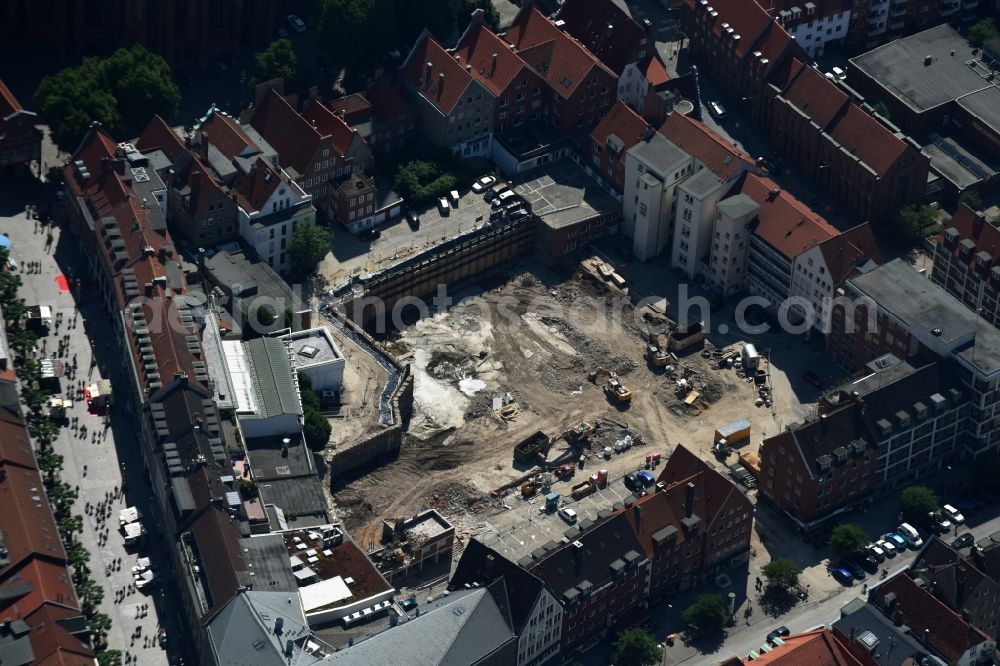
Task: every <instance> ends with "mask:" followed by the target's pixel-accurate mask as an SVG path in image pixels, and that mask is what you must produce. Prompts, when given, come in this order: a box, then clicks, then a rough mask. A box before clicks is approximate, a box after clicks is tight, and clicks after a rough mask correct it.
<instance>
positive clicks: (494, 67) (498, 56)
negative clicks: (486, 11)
mask: <svg viewBox="0 0 1000 666" xmlns="http://www.w3.org/2000/svg"><path fill="white" fill-rule="evenodd" d="M476 11H477V12H481V11H483V10H481V9H477V10H476ZM499 58H500V54H499V53H494V54H493V71H494V72H495V71H497V60H499Z"/></svg>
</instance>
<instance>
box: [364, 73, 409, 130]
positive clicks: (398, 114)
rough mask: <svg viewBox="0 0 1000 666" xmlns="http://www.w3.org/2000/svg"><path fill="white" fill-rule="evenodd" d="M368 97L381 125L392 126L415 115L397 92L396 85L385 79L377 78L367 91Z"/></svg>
mask: <svg viewBox="0 0 1000 666" xmlns="http://www.w3.org/2000/svg"><path fill="white" fill-rule="evenodd" d="M368 99H369V100H370V101H371V103H372V107H373V108H374V109H375V115H376V116H378V119H379V121H381V122H382V124H383V125H387V126H390V127H391V126H393V125H396V124H399V123H400V122H403V121H405V120H407V119H412V118H415V117H416V112H415V111H414V110H413V107H412V106H411V105H410V103H409V102H408V101H407V100H406V98H405V97H403V96H402V95H400V94H399V91H398V90H397V89H396V86H394V85H393V84H391V83H389V81H387V80H386V79H378V80H377V81H375V84H374V85H373V86H372V88H371V90H369V91H368Z"/></svg>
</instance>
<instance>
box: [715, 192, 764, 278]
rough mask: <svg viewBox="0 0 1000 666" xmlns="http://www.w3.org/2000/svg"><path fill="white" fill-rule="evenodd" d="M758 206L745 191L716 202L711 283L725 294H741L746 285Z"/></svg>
mask: <svg viewBox="0 0 1000 666" xmlns="http://www.w3.org/2000/svg"><path fill="white" fill-rule="evenodd" d="M758 210H760V207H759V206H758V205H757V203H756V202H755V201H754V200H753V199H751V198H750V197H748V196H747V195H745V194H742V193H740V194H737V195H735V196H732V197H728V198H726V199H723V200H722V201H720V202H719V204H718V205H717V206H716V211H715V225H714V228H713V232H712V251H711V255H710V256H711V260H710V262H709V273H708V283H709V285H710V286H711V287H712V288H714V289H716V290H717V291H718V292H719V293H720V294H722V295H723V296H724V297H725V296H732V295H734V294H738V293H739V292H741V291H743V289H744V287H745V286H746V266H747V256H748V254H749V250H750V233H751V225H752V223H753V220H754V218H755V217H756V216H757V211H758Z"/></svg>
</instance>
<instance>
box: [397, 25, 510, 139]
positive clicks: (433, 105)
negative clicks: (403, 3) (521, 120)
mask: <svg viewBox="0 0 1000 666" xmlns="http://www.w3.org/2000/svg"><path fill="white" fill-rule="evenodd" d="M402 77H403V81H404V84H405V90H406V92H407V94H408V95H409V97H410V101H411V102H412V103H413V105H414V106H415V107H416V109H417V116H418V118H419V119H420V122H419V124H420V129H421V131H422V132H423V134H424V135H425V136H426V137H427V138H428V139H429V140H430V141H431V142H432V143H433V144H434V145H436V146H441V147H448V148H451V149H452V150H453V151H454V152H455V154H456V155H459V156H461V157H474V156H482V155H487V154H489V150H490V133H491V132H492V130H493V119H494V117H495V108H496V97H495V96H494V95H493V93H491V92H490V91H489V89H487V88H486V87H485V86H484V85H483V84H482V83H480V82H479V81H477V80H476V79H475V77H473V76H472V74H471V73H470V72H469V71H468V70H467V69H466V68H465V67H463V66H462V65H461V64H459V62H458V61H457V60H455V58H454V56H452V55H451V54H450V53H448V51H446V50H445V49H444V47H442V46H441V45H440V44H439V43H438V42H437V40H435V39H434V38H433V37H432V36H431V35H430V33H429V32H427V31H426V30H425V31H424V32H423V33H421V35H420V37H419V38H417V42H416V43H415V44H414V45H413V49H412V50H411V51H410V54H409V55H408V56H407V57H406V60H405V61H404V62H403V65H402Z"/></svg>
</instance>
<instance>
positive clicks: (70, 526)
mask: <svg viewBox="0 0 1000 666" xmlns="http://www.w3.org/2000/svg"><path fill="white" fill-rule="evenodd" d="M82 531H83V516H77V515H72V516H64V517H63V518H60V519H59V536H61V537H62V540H63V543H71V542H73V541H75V539H74V538H73V537H74V536H76V535H77V534H79V533H80V532H82Z"/></svg>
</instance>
